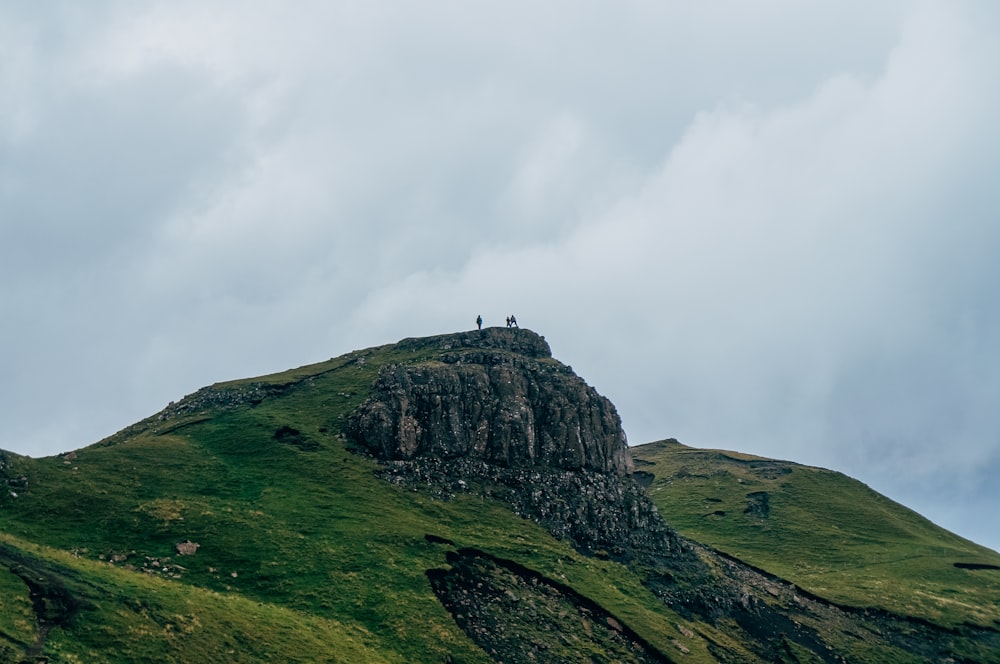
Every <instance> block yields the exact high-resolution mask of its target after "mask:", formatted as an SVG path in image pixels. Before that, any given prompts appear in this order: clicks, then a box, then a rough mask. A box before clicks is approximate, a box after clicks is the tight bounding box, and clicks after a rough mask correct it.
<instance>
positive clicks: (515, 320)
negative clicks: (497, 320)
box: [507, 314, 517, 327]
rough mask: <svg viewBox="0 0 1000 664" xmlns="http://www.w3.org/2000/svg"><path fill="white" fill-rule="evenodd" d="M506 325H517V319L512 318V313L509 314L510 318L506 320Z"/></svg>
mask: <svg viewBox="0 0 1000 664" xmlns="http://www.w3.org/2000/svg"><path fill="white" fill-rule="evenodd" d="M507 327H517V319H516V318H514V315H513V314H511V316H510V318H509V319H508V321H507Z"/></svg>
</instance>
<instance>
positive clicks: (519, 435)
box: [348, 330, 633, 475]
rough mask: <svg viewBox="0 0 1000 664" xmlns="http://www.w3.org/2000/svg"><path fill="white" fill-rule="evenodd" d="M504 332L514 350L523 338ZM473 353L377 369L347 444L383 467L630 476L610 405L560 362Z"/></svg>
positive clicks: (456, 338)
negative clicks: (453, 462) (421, 462)
mask: <svg viewBox="0 0 1000 664" xmlns="http://www.w3.org/2000/svg"><path fill="white" fill-rule="evenodd" d="M491 332H497V333H500V332H503V330H484V332H483V336H482V339H480V338H479V333H477V332H471V333H466V334H464V335H451V336H449V337H446V338H444V339H447V341H445V340H443V339H442V340H439V344H440V345H441V346H442V347H447V348H449V349H450V348H456V347H460V344H461V343H463V342H464V341H466V340H471V341H472V342H484V343H485V342H489V343H491V344H497V343H499V342H500V341H502V340H503V339H498V338H496V337H497V336H500V335H493V334H491ZM510 332H512V334H511V335H502V336H504V337H506V336H511V337H517V341H518V344H517V345H516V346H515V347H520V346H521V345H523V344H521V343H520V341H521V337H526V335H527V334H529V333H527V332H526V331H524V330H520V331H516V332H515V331H510ZM532 336H533V337H535V338H536V339H539V340H540V339H541V338H540V337H537V335H532ZM467 338H468V339H467ZM541 343H543V344H544V341H542V342H541ZM480 345H481V344H478V343H477V344H476V345H474V346H473V347H472V348H466V349H465V350H464V352H446V353H443V354H442V355H441V356H440V358H439V360H437V361H434V362H422V363H418V364H396V365H391V366H388V367H385V368H384V369H382V371H381V372H380V373H379V376H378V378H377V379H376V381H375V384H374V386H373V389H372V394H371V397H370V398H369V399H368V400H367V401H366V402H365V403H364V404H362V406H361V407H360V408H359V410H358V411H357V412H356V413H355V414H354V415H353V416H352V417H351V419H350V422H349V425H348V431H349V434H350V435H351V437H352V438H353V439H354V440H355V441H357V442H358V443H360V444H361V445H363V446H364V447H365V448H366V449H368V450H369V451H370V452H371V453H373V454H374V455H375V456H377V457H379V458H381V459H402V460H408V459H414V458H417V457H430V458H438V459H449V458H463V459H481V460H483V461H486V462H488V463H491V464H496V465H501V466H507V467H530V466H540V467H545V468H561V469H567V470H592V471H598V472H613V473H617V474H621V475H624V474H627V473H630V472H632V469H633V465H632V457H631V455H630V454H629V452H628V444H627V442H626V440H625V433H624V432H623V431H622V428H621V420H620V418H619V417H618V412H617V411H616V410H615V407H614V406H613V405H612V404H611V402H610V401H608V400H607V399H605V398H604V397H602V396H601V395H599V394H598V393H597V391H596V390H594V389H593V388H592V387H590V386H588V385H587V384H586V383H585V382H584V381H583V380H582V379H581V378H579V377H578V376H576V375H575V374H573V372H572V371H570V370H569V369H568V368H567V367H565V366H563V365H561V364H559V363H558V362H555V361H553V360H549V359H536V358H534V357H530V356H522V355H518V354H516V353H514V352H511V351H510V350H501V349H499V348H497V349H493V348H491V349H489V350H485V351H484V350H480V348H479V346H480ZM528 346H529V347H531V345H530V344H528ZM547 349H548V346H547V344H546V345H545V351H546V353H547ZM535 352H536V353H541V352H542V349H541V348H537V347H536V348H535Z"/></svg>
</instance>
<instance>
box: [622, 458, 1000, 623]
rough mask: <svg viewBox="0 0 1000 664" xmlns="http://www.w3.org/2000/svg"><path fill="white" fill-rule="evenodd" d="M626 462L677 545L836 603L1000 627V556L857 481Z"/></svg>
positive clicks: (782, 470)
mask: <svg viewBox="0 0 1000 664" xmlns="http://www.w3.org/2000/svg"><path fill="white" fill-rule="evenodd" d="M632 454H633V457H634V458H636V459H637V460H639V463H638V464H637V468H638V469H639V470H641V471H645V472H649V473H652V474H653V475H654V476H655V479H654V480H653V481H652V484H651V485H650V487H649V489H648V490H649V492H650V495H651V496H652V497H653V500H654V502H655V503H656V505H657V507H658V508H659V510H660V512H661V514H663V516H664V517H665V518H666V519H667V521H669V522H670V523H671V524H673V525H674V526H675V527H676V528H677V529H678V531H679V532H680V533H681V534H683V535H685V536H686V537H689V538H691V539H694V540H696V541H699V542H702V543H705V544H708V545H710V546H712V547H714V548H716V549H718V550H720V551H722V552H724V553H727V554H729V555H732V556H735V557H737V558H740V559H741V560H745V561H746V562H749V563H750V564H752V565H754V566H756V567H759V568H762V569H764V570H766V571H768V572H770V573H772V574H775V575H777V576H780V577H783V578H785V579H787V580H789V581H792V582H793V583H795V584H797V585H799V586H801V587H802V588H805V589H806V590H808V591H810V592H812V593H814V594H816V595H819V596H821V597H824V598H827V599H829V600H832V601H835V602H838V603H842V604H846V605H850V606H855V607H880V608H885V609H888V610H890V611H892V612H895V613H899V614H903V615H911V616H916V617H920V618H923V619H926V620H929V621H932V622H935V623H937V624H940V625H944V626H949V627H951V626H956V625H961V624H963V623H966V622H970V623H973V624H978V625H983V626H994V627H995V626H1000V554H997V553H996V552H994V551H992V550H990V549H987V548H986V547H982V546H979V545H977V544H974V543H973V542H970V541H968V540H965V539H963V538H961V537H959V536H957V535H955V534H953V533H950V532H948V531H947V530H944V529H943V528H940V527H938V526H936V525H934V524H933V523H931V522H930V521H928V520H927V519H925V518H924V517H922V516H920V515H919V514H917V513H915V512H913V511H912V510H909V509H907V508H905V507H903V506H902V505H899V504H897V503H895V502H893V501H891V500H889V499H888V498H886V497H885V496H882V495H880V494H878V493H876V492H875V491H872V490H871V489H870V488H868V487H867V486H865V485H864V484H862V483H861V482H858V481H857V480H853V479H851V478H849V477H847V476H845V475H843V474H841V473H836V472H832V471H828V470H823V469H821V468H813V467H809V466H802V465H798V464H794V463H789V462H780V461H773V460H769V459H761V458H759V457H753V456H750V455H745V454H739V453H736V452H724V451H720V450H702V449H695V448H691V447H687V446H685V445H682V444H680V443H678V442H676V441H672V440H670V441H661V442H657V443H650V444H647V445H641V446H638V447H633V448H632ZM644 462H645V463H644ZM956 562H960V563H974V564H978V565H993V566H996V567H997V568H998V569H961V568H958V567H956V566H955V565H954V563H956Z"/></svg>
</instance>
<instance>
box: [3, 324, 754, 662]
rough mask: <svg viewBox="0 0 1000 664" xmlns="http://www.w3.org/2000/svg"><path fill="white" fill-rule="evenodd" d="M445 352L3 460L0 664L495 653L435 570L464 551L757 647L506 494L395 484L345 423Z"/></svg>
mask: <svg viewBox="0 0 1000 664" xmlns="http://www.w3.org/2000/svg"><path fill="white" fill-rule="evenodd" d="M436 352H437V351H436V345H435V344H434V343H433V340H427V342H426V343H421V342H412V343H409V344H407V345H405V348H403V347H401V346H397V345H393V346H386V347H381V348H374V349H369V350H365V351H359V352H354V353H350V354H347V355H345V356H342V357H339V358H334V359H332V360H329V361H327V362H323V363H319V364H315V365H310V366H306V367H301V368H299V369H295V370H292V371H289V372H285V373H281V374H275V375H272V376H266V377H263V378H258V379H253V380H247V381H234V382H230V383H222V384H217V385H214V386H212V387H210V388H206V389H204V390H201V391H199V392H198V393H196V394H195V395H191V396H190V397H188V398H186V399H185V400H182V401H181V402H180V403H178V404H174V405H172V406H171V407H168V409H167V410H166V411H164V414H161V415H160V416H154V417H151V418H148V419H147V420H144V421H143V422H140V423H137V424H136V425H133V426H131V427H128V428H127V429H125V430H123V431H122V432H119V433H118V434H115V435H114V436H111V437H109V438H107V439H105V440H103V441H101V442H99V443H97V444H94V445H91V446H89V447H86V448H83V449H80V450H77V451H75V452H74V453H71V454H66V455H61V456H57V457H49V458H43V459H30V458H25V457H19V456H16V455H13V454H5V455H4V460H3V467H2V478H6V479H5V480H4V481H6V483H7V487H6V488H4V489H3V491H2V495H0V532H2V541H0V562H2V563H3V564H2V565H0V648H2V649H0V653H2V657H0V660H4V661H7V660H9V661H18V659H17V658H25V659H29V658H32V657H47V658H48V661H53V662H56V661H65V662H76V661H78V662H93V661H102V662H149V661H157V662H206V661H227V662H230V661H231V662H251V661H288V662H312V661H324V662H380V661H385V662H443V661H449V660H448V658H450V661H452V662H487V661H491V659H490V658H489V657H488V655H487V654H486V653H485V652H483V651H482V650H481V649H480V648H478V647H477V646H476V645H475V643H473V642H472V641H471V640H470V639H469V638H468V637H467V636H466V634H465V633H464V632H463V631H462V630H461V629H459V628H458V627H457V625H456V623H455V620H454V619H453V618H452V616H451V615H450V614H449V613H448V612H447V611H446V610H445V609H444V608H443V607H442V605H441V603H440V601H439V600H438V599H437V597H436V596H435V594H434V593H433V591H432V588H431V585H430V583H429V581H428V578H427V570H430V569H435V568H442V567H446V566H447V565H446V562H445V560H446V554H447V553H448V551H451V550H454V549H455V548H457V547H460V546H466V547H476V548H478V549H480V550H483V551H487V552H489V553H490V554H492V555H496V556H498V557H500V558H504V559H509V560H513V561H516V562H517V563H518V564H519V565H523V566H524V567H526V568H530V569H532V570H536V571H537V572H538V573H539V574H542V575H545V576H547V577H550V578H552V579H557V580H559V581H560V582H561V583H564V584H567V585H569V586H571V587H572V588H573V589H574V590H575V591H576V592H578V593H580V594H581V595H584V596H586V597H588V598H589V599H590V600H592V601H594V602H596V603H597V604H599V605H601V606H602V607H604V608H605V609H607V610H608V611H609V612H610V613H612V614H614V615H615V616H617V617H618V618H619V619H621V620H622V621H624V622H627V624H628V626H629V627H630V628H631V629H632V630H635V632H637V633H638V634H640V635H641V636H642V638H644V639H645V640H646V641H648V642H649V643H651V644H653V645H654V646H655V647H656V648H658V649H659V650H660V651H662V652H671V653H674V654H676V655H678V656H682V657H683V658H684V661H691V662H709V661H714V658H713V657H711V656H710V654H709V649H708V648H709V642H710V640H714V641H716V642H718V643H721V644H723V645H724V646H725V647H727V648H728V649H729V651H730V652H736V653H738V652H740V651H741V645H740V644H738V643H729V642H727V639H726V637H725V635H723V634H719V633H717V632H716V631H715V630H714V629H713V628H712V627H711V626H709V625H706V624H700V623H691V622H688V621H685V620H684V619H682V618H681V617H679V616H677V615H675V614H673V613H672V612H670V611H669V610H666V609H665V607H664V605H663V604H662V603H661V602H659V601H658V600H657V599H656V598H655V597H654V596H653V595H652V593H651V592H649V591H648V590H647V589H646V588H645V587H643V586H642V584H641V580H640V579H639V578H638V577H637V576H636V575H635V574H633V573H632V572H630V571H629V570H628V569H627V568H625V567H623V566H621V565H618V564H615V563H613V562H609V561H602V560H598V559H593V558H587V557H584V556H581V555H580V554H578V553H576V552H575V551H574V550H572V549H571V548H570V547H569V546H568V545H566V544H565V543H563V542H559V541H556V540H555V539H553V538H552V537H551V536H549V535H548V533H546V532H545V531H543V530H542V529H541V528H540V527H538V526H536V525H535V524H533V523H531V522H529V521H527V520H524V519H521V518H518V517H516V516H515V515H514V514H513V513H512V512H511V511H510V510H509V509H508V508H506V507H504V506H503V505H500V504H498V503H493V502H489V501H486V500H483V499H481V498H473V497H471V496H465V495H459V496H456V497H455V498H454V499H453V500H450V501H442V500H438V499H435V498H433V497H431V496H429V495H426V494H424V493H421V492H415V491H412V490H405V489H403V488H402V487H397V486H393V485H391V484H389V483H387V482H385V481H384V480H382V479H380V478H378V477H377V476H376V474H375V470H376V464H375V462H374V461H371V460H369V459H367V458H365V457H362V456H359V455H357V454H354V453H353V452H352V451H350V450H349V449H348V445H347V443H346V441H345V439H344V435H343V426H344V423H345V418H346V416H347V414H349V413H350V412H351V411H352V410H353V409H355V408H356V407H357V406H358V404H359V403H360V402H361V401H362V399H363V398H364V397H365V395H366V394H367V391H368V389H369V386H370V385H371V383H372V381H373V380H374V378H375V376H376V373H377V371H378V369H379V368H380V367H381V366H384V365H385V364H388V363H398V362H422V361H430V360H433V358H434V357H435V353H436ZM234 395H236V396H234ZM261 395H263V396H261ZM165 414H169V417H167V416H166V415H165ZM22 478H23V480H24V481H22ZM426 535H433V536H434V537H433V538H431V539H430V540H429V539H428V538H427V537H425V536H426ZM441 540H448V541H450V542H451V543H454V544H453V545H452V544H448V543H440V542H441ZM182 542H192V543H196V544H197V545H198V548H197V551H196V553H194V555H179V554H178V551H177V549H176V545H177V544H178V543H182ZM34 578H37V579H41V581H39V582H38V583H37V584H36V586H37V587H35V586H32V585H30V584H29V583H28V580H30V579H34ZM64 605H66V606H64ZM46 607H49V608H46ZM52 607H55V608H52ZM60 607H62V608H60ZM46 611H49V614H46V613H45V612H46ZM53 612H54V613H53ZM50 614H51V615H50ZM582 629H583V628H582V627H581V634H580V635H579V636H580V638H584V636H585V635H584V634H583V633H582ZM560 638H569V639H572V638H576V635H574V634H568V635H567V634H564V635H562V637H560ZM4 658H6V659H4ZM29 661H34V660H29Z"/></svg>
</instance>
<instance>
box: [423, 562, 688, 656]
mask: <svg viewBox="0 0 1000 664" xmlns="http://www.w3.org/2000/svg"><path fill="white" fill-rule="evenodd" d="M448 562H449V563H450V565H451V569H448V570H443V569H434V570H429V571H428V572H427V576H428V578H429V579H430V582H431V586H432V587H433V588H434V592H435V593H436V594H437V595H438V597H439V599H440V600H441V603H442V604H443V605H444V606H445V608H446V609H448V611H449V612H450V613H451V614H452V617H453V618H454V619H455V622H456V623H458V626H459V627H461V628H462V629H463V630H464V631H465V633H466V634H468V635H469V637H470V638H471V639H472V640H473V641H475V642H476V643H477V644H478V645H479V647H481V648H482V649H483V650H484V651H486V652H487V653H488V654H489V655H490V656H491V657H492V658H493V659H494V660H495V661H498V662H558V663H562V662H570V661H572V662H577V661H595V662H623V663H624V662H634V663H637V664H645V663H653V662H656V663H663V662H670V661H672V660H671V659H670V658H668V657H667V656H666V655H664V654H663V653H662V652H660V651H659V650H657V649H656V648H655V647H654V646H652V645H651V644H649V643H648V642H647V641H646V640H645V639H643V638H642V637H640V636H639V635H638V634H636V633H635V631H633V630H632V629H631V628H629V627H628V625H627V624H625V623H624V622H623V621H622V620H621V619H619V618H617V617H615V616H613V615H611V614H610V613H608V612H607V611H606V610H604V609H603V608H602V607H600V606H599V605H598V604H596V603H595V602H593V601H591V600H589V599H588V598H586V597H584V596H582V595H580V594H578V593H577V592H576V591H574V590H573V589H572V588H570V587H568V586H566V585H564V584H561V583H559V582H557V581H554V580H552V579H549V578H546V577H544V576H542V575H541V574H538V573H537V572H535V571H533V570H530V569H528V568H525V567H523V566H521V565H518V564H517V563H514V562H512V561H509V560H502V559H499V558H495V557H493V556H490V555H488V554H486V553H484V552H482V551H477V550H475V549H460V550H459V551H458V552H449V554H448Z"/></svg>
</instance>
